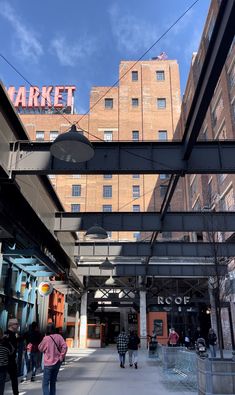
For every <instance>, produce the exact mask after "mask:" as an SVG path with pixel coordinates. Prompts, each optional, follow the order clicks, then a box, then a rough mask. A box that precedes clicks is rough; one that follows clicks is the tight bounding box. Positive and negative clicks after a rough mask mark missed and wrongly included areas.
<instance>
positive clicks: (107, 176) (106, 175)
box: [104, 174, 113, 180]
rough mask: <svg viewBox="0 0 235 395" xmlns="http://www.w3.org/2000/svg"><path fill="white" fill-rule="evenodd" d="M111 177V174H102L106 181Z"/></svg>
mask: <svg viewBox="0 0 235 395" xmlns="http://www.w3.org/2000/svg"><path fill="white" fill-rule="evenodd" d="M112 177H113V175H112V174H104V178H105V179H107V180H108V179H110V178H112Z"/></svg>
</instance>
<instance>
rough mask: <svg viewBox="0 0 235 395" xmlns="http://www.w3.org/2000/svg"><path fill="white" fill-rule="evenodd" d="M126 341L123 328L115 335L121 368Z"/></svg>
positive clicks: (123, 361) (127, 340)
mask: <svg viewBox="0 0 235 395" xmlns="http://www.w3.org/2000/svg"><path fill="white" fill-rule="evenodd" d="M128 342H129V339H128V336H127V335H126V333H125V329H124V328H123V329H122V331H121V333H120V334H119V335H118V337H117V351H118V354H119V359H120V367H121V368H125V357H126V352H127V350H128Z"/></svg>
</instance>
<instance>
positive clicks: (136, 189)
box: [132, 185, 140, 198]
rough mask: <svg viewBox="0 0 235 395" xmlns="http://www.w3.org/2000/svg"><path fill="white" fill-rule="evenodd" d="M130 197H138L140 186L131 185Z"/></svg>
mask: <svg viewBox="0 0 235 395" xmlns="http://www.w3.org/2000/svg"><path fill="white" fill-rule="evenodd" d="M132 197H133V198H139V197H140V186H139V185H132Z"/></svg>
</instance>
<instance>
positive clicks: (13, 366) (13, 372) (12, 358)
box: [6, 318, 19, 395]
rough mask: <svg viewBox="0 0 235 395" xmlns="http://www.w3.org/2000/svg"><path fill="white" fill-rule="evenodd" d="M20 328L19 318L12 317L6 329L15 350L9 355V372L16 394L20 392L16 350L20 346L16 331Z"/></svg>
mask: <svg viewBox="0 0 235 395" xmlns="http://www.w3.org/2000/svg"><path fill="white" fill-rule="evenodd" d="M18 328H19V323H18V320H17V318H10V319H9V321H8V330H7V331H6V335H7V337H8V340H9V343H11V345H12V346H13V348H14V351H13V353H12V354H11V355H9V363H8V366H7V372H8V374H9V376H10V379H11V385H12V391H13V394H14V395H18V394H19V389H18V375H17V363H16V352H17V346H18V338H17V337H16V333H17V332H18Z"/></svg>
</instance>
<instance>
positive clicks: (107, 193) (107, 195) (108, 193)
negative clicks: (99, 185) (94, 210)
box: [103, 185, 112, 198]
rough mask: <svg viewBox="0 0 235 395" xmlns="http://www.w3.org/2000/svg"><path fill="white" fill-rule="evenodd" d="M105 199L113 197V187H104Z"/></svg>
mask: <svg viewBox="0 0 235 395" xmlns="http://www.w3.org/2000/svg"><path fill="white" fill-rule="evenodd" d="M103 197H104V198H111V197H112V185H103Z"/></svg>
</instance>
